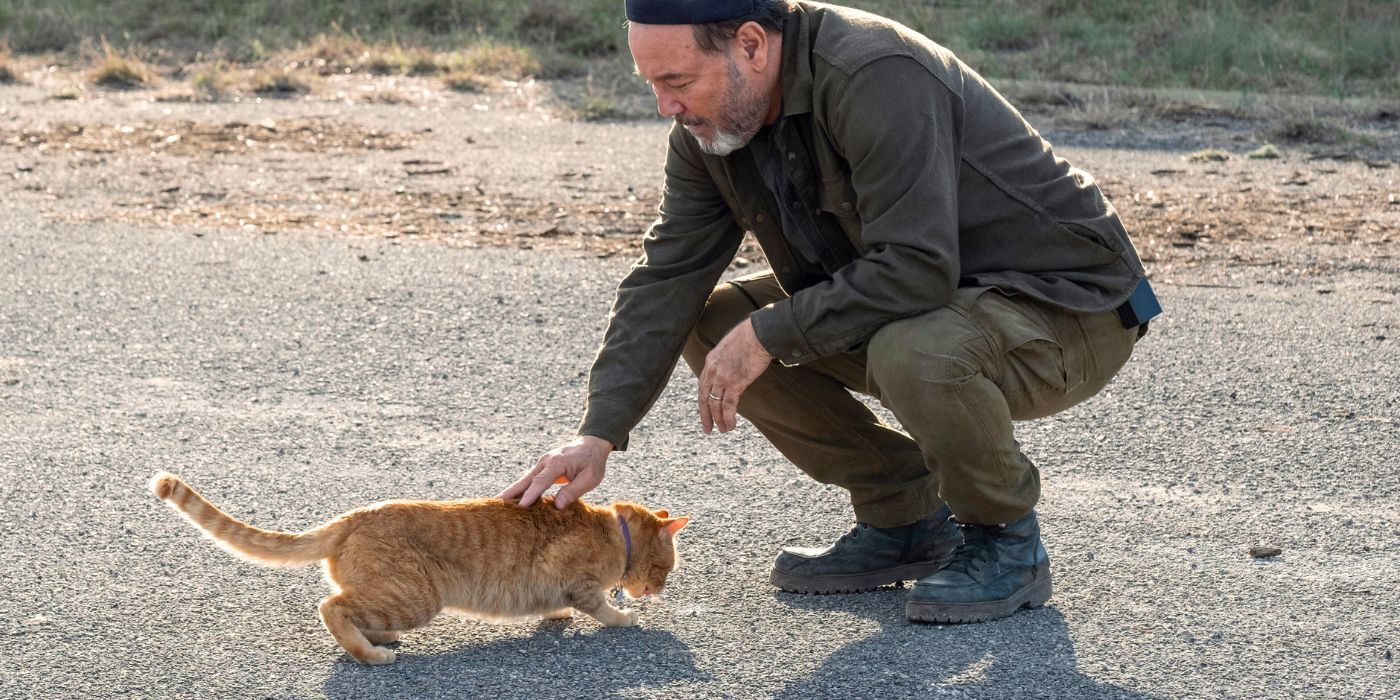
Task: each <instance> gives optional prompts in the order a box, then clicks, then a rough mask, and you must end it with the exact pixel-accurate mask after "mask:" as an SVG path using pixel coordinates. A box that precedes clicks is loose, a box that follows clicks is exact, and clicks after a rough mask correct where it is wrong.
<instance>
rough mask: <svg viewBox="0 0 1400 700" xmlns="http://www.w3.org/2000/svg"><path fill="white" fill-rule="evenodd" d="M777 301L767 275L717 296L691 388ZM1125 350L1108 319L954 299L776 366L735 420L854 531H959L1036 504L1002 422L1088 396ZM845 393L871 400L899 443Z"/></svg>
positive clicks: (1113, 319) (1024, 304)
mask: <svg viewBox="0 0 1400 700" xmlns="http://www.w3.org/2000/svg"><path fill="white" fill-rule="evenodd" d="M785 297H786V295H785V294H784V293H783V291H782V290H781V289H780V288H779V286H778V283H777V281H776V280H775V279H774V278H773V275H772V273H760V274H757V275H751V276H749V277H744V278H740V279H737V280H734V281H731V282H726V283H724V284H721V285H720V286H719V287H716V288H715V290H714V293H713V294H712V295H711V296H710V300H709V302H708V303H707V305H706V307H705V311H704V313H703V314H702V315H701V318H700V321H699V323H698V324H697V325H696V327H695V329H694V330H693V331H692V333H691V336H690V339H689V341H688V342H687V343H686V348H685V360H686V362H687V363H688V364H689V365H690V367H691V369H692V370H694V371H696V373H697V374H698V373H699V371H700V369H702V368H703V367H704V362H705V355H706V354H708V353H709V351H710V349H712V348H713V347H714V346H715V345H716V344H717V343H719V341H720V339H721V338H723V337H724V335H725V333H727V332H728V331H729V330H730V329H731V328H733V327H734V326H735V325H737V324H738V323H740V322H741V321H743V320H744V319H745V318H747V317H748V315H749V314H750V313H752V312H753V311H754V310H755V309H757V308H760V307H762V306H766V305H768V304H770V303H772V302H774V301H777V300H779V299H783V298H785ZM1136 339H1137V330H1136V329H1124V328H1123V326H1122V324H1121V323H1120V322H1119V320H1118V314H1117V313H1116V312H1114V311H1107V312H1103V313H1098V314H1090V315H1073V314H1068V313H1065V312H1062V311H1058V310H1056V309H1053V308H1050V307H1048V306H1046V305H1044V304H1041V303H1039V302H1035V301H1031V300H1029V299H1027V298H1025V297H1022V296H1017V295H1008V294H1006V293H1003V292H1001V291H1000V290H997V289H990V288H985V287H981V288H966V289H959V290H958V292H957V294H956V295H955V296H954V298H953V301H952V303H950V304H949V305H948V306H946V307H944V308H941V309H938V310H935V311H931V312H929V313H926V314H923V315H920V316H914V317H911V318H907V319H902V320H899V321H895V322H893V323H890V324H889V325H887V326H885V327H884V328H882V329H880V330H879V331H878V332H876V334H875V336H874V337H873V338H872V339H871V341H870V342H869V343H868V344H867V346H866V348H865V350H864V352H860V353H851V354H842V355H836V356H832V357H826V358H823V359H821V360H817V361H815V362H810V363H807V364H804V365H801V366H799V367H784V366H781V365H779V364H776V363H774V364H773V366H772V367H770V368H769V369H768V370H767V371H765V372H764V373H763V374H762V375H761V376H760V377H759V378H758V379H757V380H756V381H755V382H754V383H753V384H752V385H751V386H750V387H749V389H748V390H747V391H745V392H744V395H743V396H742V397H741V398H740V400H739V413H740V414H741V415H743V416H744V417H745V418H746V419H748V420H749V421H750V422H752V423H753V424H754V425H755V426H756V427H757V428H758V429H759V431H760V432H762V433H763V435H764V436H765V437H766V438H768V440H769V441H771V442H772V443H773V445H774V446H776V447H777V448H778V450H779V451H780V452H782V453H783V455H784V456H785V457H787V458H788V459H789V460H791V461H792V463H793V464H796V465H797V466H798V467H799V468H800V469H802V471H804V472H806V473H807V474H808V475H809V476H811V477H812V478H813V479H816V480H817V481H820V482H822V483H826V484H835V485H837V486H840V487H842V488H844V489H846V490H847V491H849V492H850V494H851V505H852V506H853V507H854V509H855V515H856V520H858V521H860V522H863V523H868V524H870V525H874V526H876V527H893V526H897V525H904V524H907V523H911V522H914V521H916V520H919V519H921V518H923V517H925V516H927V515H929V514H931V513H933V512H934V511H935V510H937V509H938V508H939V507H940V506H941V505H942V504H943V503H945V502H946V503H947V504H948V506H949V508H951V509H952V512H953V514H954V515H956V516H957V517H958V518H959V519H960V520H963V521H965V522H971V523H979V524H985V525H992V524H998V523H1008V522H1012V521H1014V520H1016V519H1018V518H1020V517H1021V516H1023V515H1025V514H1026V513H1027V512H1029V511H1030V509H1031V508H1032V507H1034V506H1035V504H1036V501H1037V500H1038V499H1039V497H1040V474H1039V472H1038V471H1037V469H1036V467H1035V465H1034V464H1032V463H1031V461H1030V460H1029V459H1027V458H1026V456H1025V455H1024V454H1022V452H1021V449H1020V446H1019V445H1018V444H1017V442H1016V440H1015V439H1014V437H1013V435H1012V426H1011V422H1012V421H1013V420H1028V419H1032V418H1040V417H1043V416H1048V415H1050V414H1052V413H1056V412H1058V411H1062V410H1064V409H1066V408H1069V407H1070V406H1073V405H1075V404H1077V403H1079V402H1080V401H1083V400H1084V399H1086V398H1089V397H1090V396H1093V395H1094V394H1096V393H1098V391H1099V390H1101V389H1102V388H1103V387H1104V386H1105V385H1106V384H1108V381H1109V379H1111V378H1112V377H1113V375H1114V374H1115V373H1117V371H1118V370H1119V368H1121V367H1122V366H1123V364H1124V363H1125V362H1127V360H1128V357H1129V355H1131V354H1132V350H1133V344H1134V342H1135V341H1136ZM852 391H856V392H860V393H863V394H869V395H870V396H873V397H875V398H876V399H878V400H879V401H880V403H881V404H882V405H884V406H885V407H886V408H888V409H889V410H890V411H891V412H892V413H893V414H894V415H895V417H896V418H898V419H899V422H900V423H901V424H902V425H903V426H904V429H905V430H907V431H908V434H906V433H904V432H901V431H899V430H896V429H894V428H891V427H890V426H888V425H885V424H884V423H883V422H881V421H880V419H879V418H877V417H876V416H875V414H874V413H872V412H871V411H870V410H869V408H867V407H866V405H865V404H863V403H862V402H860V401H859V400H857V399H856V398H855V397H854V396H852V395H851V393H850V392H852Z"/></svg>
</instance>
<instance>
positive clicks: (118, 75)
mask: <svg viewBox="0 0 1400 700" xmlns="http://www.w3.org/2000/svg"><path fill="white" fill-rule="evenodd" d="M94 62H95V65H94V66H93V68H92V70H90V71H88V80H89V81H91V82H92V84H93V85H97V86H99V87H104V88H109V89H113V90H132V89H136V88H141V87H146V86H147V85H149V84H150V83H151V81H152V80H153V79H154V75H155V74H154V72H153V71H152V70H151V69H150V68H149V67H147V66H146V64H145V63H142V62H141V61H140V60H139V59H137V58H135V57H132V56H124V55H122V54H121V53H120V52H119V51H117V50H116V49H114V48H112V45H111V44H109V43H107V40H105V39H104V40H102V49H101V53H100V54H98V55H95V56H94Z"/></svg>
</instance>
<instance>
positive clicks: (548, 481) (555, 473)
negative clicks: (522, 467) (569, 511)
mask: <svg viewBox="0 0 1400 700" xmlns="http://www.w3.org/2000/svg"><path fill="white" fill-rule="evenodd" d="M535 469H536V470H537V471H535V473H534V475H532V476H531V477H530V480H529V487H527V488H526V489H525V495H523V496H521V497H520V505H522V506H528V505H530V504H532V503H534V502H535V501H536V500H537V499H538V498H539V497H540V496H543V495H544V492H545V491H548V490H549V487H551V486H553V485H554V481H555V479H558V478H559V477H560V476H562V475H563V474H564V468H563V467H559V466H555V465H553V464H551V465H548V466H546V467H543V468H540V467H536V468H535Z"/></svg>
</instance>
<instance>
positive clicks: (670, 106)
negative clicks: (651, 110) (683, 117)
mask: <svg viewBox="0 0 1400 700" xmlns="http://www.w3.org/2000/svg"><path fill="white" fill-rule="evenodd" d="M655 93H656V111H657V112H659V113H660V114H661V116H663V117H665V118H667V119H670V118H671V117H674V116H676V115H677V114H680V113H681V112H684V111H685V105H682V104H681V102H680V100H677V99H675V98H673V97H671V95H670V93H669V92H667V91H665V90H656V91H655Z"/></svg>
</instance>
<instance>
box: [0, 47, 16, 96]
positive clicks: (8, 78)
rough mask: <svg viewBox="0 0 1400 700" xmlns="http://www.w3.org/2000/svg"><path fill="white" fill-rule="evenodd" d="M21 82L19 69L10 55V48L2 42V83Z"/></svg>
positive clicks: (0, 63)
mask: <svg viewBox="0 0 1400 700" xmlns="http://www.w3.org/2000/svg"><path fill="white" fill-rule="evenodd" d="M17 82H19V71H17V70H16V69H15V68H14V61H13V60H12V59H11V57H10V48H9V47H8V46H6V45H5V44H4V42H0V85H8V84H11V83H17Z"/></svg>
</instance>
